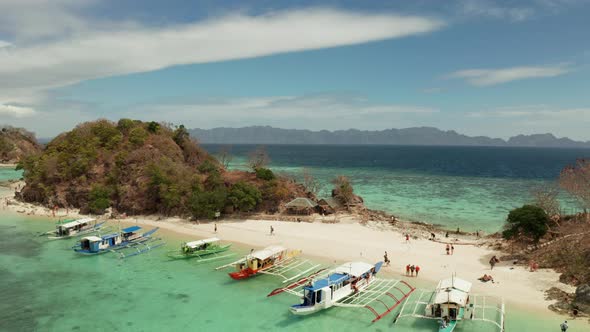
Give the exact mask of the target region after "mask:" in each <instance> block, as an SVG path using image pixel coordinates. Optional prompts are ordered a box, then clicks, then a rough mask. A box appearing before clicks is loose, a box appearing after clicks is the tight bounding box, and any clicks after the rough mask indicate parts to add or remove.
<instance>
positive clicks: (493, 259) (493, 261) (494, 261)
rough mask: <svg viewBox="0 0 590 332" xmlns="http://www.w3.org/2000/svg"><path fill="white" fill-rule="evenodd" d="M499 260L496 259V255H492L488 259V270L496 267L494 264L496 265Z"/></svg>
mask: <svg viewBox="0 0 590 332" xmlns="http://www.w3.org/2000/svg"><path fill="white" fill-rule="evenodd" d="M499 261H500V260H499V259H498V257H496V255H494V256H493V257H492V258H490V270H493V269H494V266H495V265H496V263H498V262H499Z"/></svg>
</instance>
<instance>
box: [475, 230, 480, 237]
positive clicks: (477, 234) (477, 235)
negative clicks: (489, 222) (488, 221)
mask: <svg viewBox="0 0 590 332" xmlns="http://www.w3.org/2000/svg"><path fill="white" fill-rule="evenodd" d="M475 237H477V238H478V239H479V229H478V230H477V231H475Z"/></svg>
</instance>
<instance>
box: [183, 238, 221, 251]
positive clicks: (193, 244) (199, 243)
mask: <svg viewBox="0 0 590 332" xmlns="http://www.w3.org/2000/svg"><path fill="white" fill-rule="evenodd" d="M219 241H221V240H219V239H218V238H216V237H212V238H209V239H203V240H198V241H191V242H187V243H186V246H187V247H189V248H192V249H195V248H197V247H200V246H202V245H204V244H205V243H214V242H219Z"/></svg>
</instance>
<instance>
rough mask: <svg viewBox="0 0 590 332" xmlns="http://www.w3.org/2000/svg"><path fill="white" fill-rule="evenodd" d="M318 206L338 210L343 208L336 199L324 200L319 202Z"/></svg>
mask: <svg viewBox="0 0 590 332" xmlns="http://www.w3.org/2000/svg"><path fill="white" fill-rule="evenodd" d="M318 205H328V206H329V207H331V208H332V209H337V208H339V207H341V206H342V204H340V202H339V201H338V200H337V199H336V198H334V197H328V198H322V199H320V200H319V201H318Z"/></svg>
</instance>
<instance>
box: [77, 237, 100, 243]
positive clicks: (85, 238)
mask: <svg viewBox="0 0 590 332" xmlns="http://www.w3.org/2000/svg"><path fill="white" fill-rule="evenodd" d="M84 240H87V241H90V242H99V241H102V238H100V237H98V236H87V237H84V238H82V241H84Z"/></svg>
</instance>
